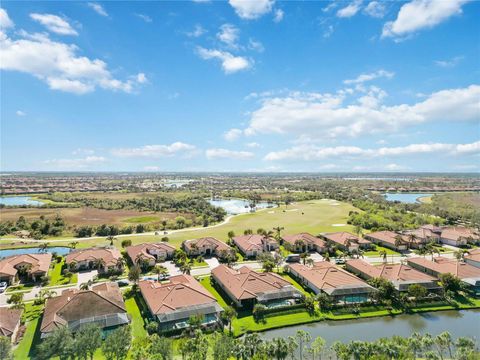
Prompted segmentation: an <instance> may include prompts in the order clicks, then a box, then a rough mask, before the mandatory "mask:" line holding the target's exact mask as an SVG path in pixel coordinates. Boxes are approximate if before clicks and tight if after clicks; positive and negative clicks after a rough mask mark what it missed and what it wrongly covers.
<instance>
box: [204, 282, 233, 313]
mask: <svg viewBox="0 0 480 360" xmlns="http://www.w3.org/2000/svg"><path fill="white" fill-rule="evenodd" d="M199 281H200V284H202V286H203V287H204V288H205V289H207V290H208V292H209V293H210V294H212V295H213V296H215V299H217V301H218V303H219V304H220V306H221V307H223V308H224V309H225V308H226V307H228V304H227V301H226V300H225V299H224V298H223V297H222V295H220V294H219V292H218V291H217V289H215V288H214V287H213V286H212V284H211V283H210V276H207V277H204V278H202V279H200V280H199Z"/></svg>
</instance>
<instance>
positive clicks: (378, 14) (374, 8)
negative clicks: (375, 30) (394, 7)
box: [363, 1, 386, 18]
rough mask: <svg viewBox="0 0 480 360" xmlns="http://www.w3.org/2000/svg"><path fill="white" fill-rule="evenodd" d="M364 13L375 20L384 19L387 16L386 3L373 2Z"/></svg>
mask: <svg viewBox="0 0 480 360" xmlns="http://www.w3.org/2000/svg"><path fill="white" fill-rule="evenodd" d="M363 11H364V13H365V14H367V15H369V16H371V17H374V18H383V17H384V16H385V12H386V7H385V4H384V3H381V2H380V1H371V2H369V3H368V5H367V6H366V7H365V9H363Z"/></svg>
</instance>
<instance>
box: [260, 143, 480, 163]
mask: <svg viewBox="0 0 480 360" xmlns="http://www.w3.org/2000/svg"><path fill="white" fill-rule="evenodd" d="M478 153H480V141H477V142H474V143H470V144H442V143H431V144H411V145H406V146H398V147H381V148H377V149H363V148H361V147H358V146H335V147H319V146H316V145H309V144H302V145H298V146H293V147H291V148H289V149H286V150H281V151H273V152H270V153H268V154H267V155H266V156H265V160H268V161H282V160H290V161H298V160H302V161H313V160H323V159H331V158H338V157H341V158H344V159H345V158H346V159H364V158H376V157H381V158H384V157H391V156H410V155H422V154H445V155H452V156H454V155H473V154H478Z"/></svg>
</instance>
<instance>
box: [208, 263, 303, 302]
mask: <svg viewBox="0 0 480 360" xmlns="http://www.w3.org/2000/svg"><path fill="white" fill-rule="evenodd" d="M212 279H213V280H214V281H215V283H216V284H217V285H218V286H219V287H220V288H221V289H222V290H223V291H224V292H225V293H226V294H227V295H228V297H229V298H230V299H231V300H232V302H233V303H235V305H236V306H237V307H244V306H245V307H253V305H255V304H256V303H262V304H264V305H266V306H268V307H278V306H288V305H293V304H295V303H296V302H297V301H298V300H300V299H302V298H303V294H302V293H301V292H300V291H298V290H297V289H296V288H295V287H294V286H293V285H292V284H290V283H289V282H288V281H287V280H285V279H284V278H282V277H281V276H279V275H277V274H274V273H272V272H261V273H258V272H256V271H254V270H252V269H251V268H249V267H247V266H242V267H241V268H240V269H238V270H234V269H232V268H230V267H228V266H226V265H220V266H217V267H216V268H215V269H213V270H212Z"/></svg>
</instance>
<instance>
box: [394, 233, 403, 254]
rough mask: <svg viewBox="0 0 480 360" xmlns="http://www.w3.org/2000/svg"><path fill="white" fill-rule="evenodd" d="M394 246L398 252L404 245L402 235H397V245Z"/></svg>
mask: <svg viewBox="0 0 480 360" xmlns="http://www.w3.org/2000/svg"><path fill="white" fill-rule="evenodd" d="M394 244H395V247H396V248H397V250H398V248H399V247H400V246H401V245H403V237H402V235H395V243H394Z"/></svg>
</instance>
